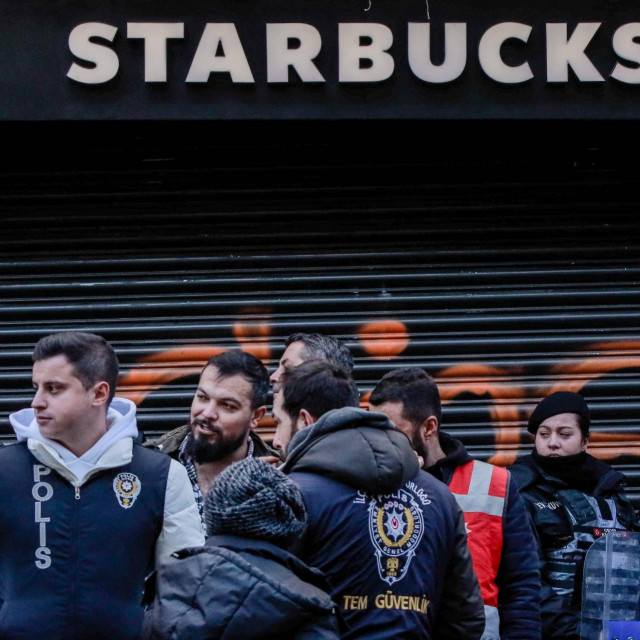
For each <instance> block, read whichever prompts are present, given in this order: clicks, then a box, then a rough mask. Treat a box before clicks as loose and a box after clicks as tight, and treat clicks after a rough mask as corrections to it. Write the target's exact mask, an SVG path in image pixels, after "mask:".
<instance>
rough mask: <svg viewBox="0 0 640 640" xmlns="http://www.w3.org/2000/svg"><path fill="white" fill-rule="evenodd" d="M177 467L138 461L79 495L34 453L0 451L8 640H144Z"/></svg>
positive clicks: (1, 560)
mask: <svg viewBox="0 0 640 640" xmlns="http://www.w3.org/2000/svg"><path fill="white" fill-rule="evenodd" d="M170 462H171V460H170V458H168V457H167V456H165V455H162V454H160V453H157V452H154V451H149V450H147V449H144V448H143V447H141V446H139V445H134V448H133V459H132V461H131V462H130V463H129V464H127V465H125V466H122V467H117V468H115V469H108V470H104V471H101V472H100V473H98V474H96V475H95V476H93V477H92V478H90V479H89V480H88V481H87V482H86V483H85V484H84V485H83V486H82V487H80V488H79V489H75V488H74V487H72V486H71V485H70V484H69V483H68V482H67V481H66V480H64V479H63V478H62V477H61V476H59V475H58V474H57V473H56V472H55V471H53V470H52V469H50V468H49V467H46V466H44V465H43V464H41V463H40V462H39V461H38V460H36V458H34V457H33V455H32V454H31V453H30V452H29V450H28V448H27V445H26V443H20V444H17V445H12V446H9V447H5V448H4V449H2V450H0V597H1V598H2V601H3V602H2V606H1V608H0V638H11V639H12V640H16V639H18V638H30V639H33V638H47V640H58V639H59V640H101V639H104V640H107V639H109V640H128V639H129V638H131V640H133V639H135V638H138V637H139V634H140V627H141V624H142V615H143V611H142V608H141V606H140V601H141V597H142V588H143V581H144V577H145V575H146V574H147V572H148V570H149V567H150V566H152V563H153V555H154V550H155V542H156V539H157V538H158V536H159V534H160V532H161V530H162V523H163V515H164V499H165V491H166V484H167V477H168V473H169V465H170Z"/></svg>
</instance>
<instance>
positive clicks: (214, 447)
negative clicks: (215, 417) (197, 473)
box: [186, 420, 247, 464]
mask: <svg viewBox="0 0 640 640" xmlns="http://www.w3.org/2000/svg"><path fill="white" fill-rule="evenodd" d="M196 424H201V425H203V426H204V427H206V428H207V429H209V430H211V431H213V432H214V433H217V434H218V440H217V441H215V442H210V441H209V440H208V439H207V438H206V437H205V436H198V437H196V435H195V433H194V427H195V425H196ZM190 426H191V437H190V438H189V442H188V443H187V448H186V453H187V454H188V455H189V456H190V457H191V458H192V459H193V460H195V461H196V462H197V463H198V464H202V463H204V462H217V461H218V460H223V459H224V458H226V457H227V456H229V455H231V454H232V453H234V451H237V450H238V449H239V448H240V447H241V446H242V445H243V444H244V443H245V441H246V439H247V434H246V433H245V434H243V435H241V436H239V437H238V438H236V439H235V440H225V439H224V437H223V435H222V430H221V429H220V428H219V427H216V426H214V425H212V424H211V423H210V422H208V421H206V420H194V421H193V422H192V423H191V425H190Z"/></svg>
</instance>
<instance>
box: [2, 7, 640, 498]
mask: <svg viewBox="0 0 640 640" xmlns="http://www.w3.org/2000/svg"><path fill="white" fill-rule="evenodd" d="M4 5H5V7H4V8H3V9H4V10H5V14H6V15H8V16H9V20H8V21H6V24H5V25H4V26H3V27H2V30H3V34H2V35H3V43H4V44H3V46H2V48H1V51H0V60H2V67H3V69H4V70H5V73H4V75H3V79H2V80H1V81H0V84H1V86H2V96H1V97H0V116H1V118H2V122H1V123H0V124H1V128H2V130H3V132H4V137H3V138H4V141H5V144H4V146H5V153H4V162H3V170H2V176H1V180H2V186H1V191H0V202H1V205H0V206H1V209H2V224H3V233H2V236H1V237H2V240H1V241H0V242H1V246H2V252H1V253H0V288H1V289H2V305H1V308H0V313H1V314H2V318H1V320H0V323H1V324H0V335H1V336H2V340H1V346H0V376H1V378H2V388H3V393H2V395H1V396H0V426H1V428H2V433H3V434H5V435H6V436H7V437H8V436H9V433H10V428H9V425H8V420H7V415H8V413H9V412H11V411H13V410H16V409H17V408H20V407H22V406H26V405H27V404H28V403H29V401H30V351H31V348H32V346H33V344H34V342H35V341H36V340H37V339H38V338H39V337H40V336H42V335H44V334H46V333H49V332H52V331H57V330H62V329H69V328H72V329H81V330H88V331H95V332H98V333H100V334H102V335H104V336H105V337H106V338H107V339H109V340H110V341H111V342H112V343H113V344H114V345H115V347H116V350H117V352H118V354H119V356H120V359H121V362H122V369H123V372H122V377H121V380H120V392H121V393H122V394H123V395H125V396H127V397H130V398H131V399H133V400H135V401H136V402H137V404H138V406H139V423H140V425H141V426H142V427H143V428H144V429H145V431H147V432H150V433H152V432H154V431H162V430H166V429H169V428H171V427H173V426H176V425H178V424H181V423H182V421H184V420H185V418H186V416H187V413H188V406H189V403H190V399H191V395H192V392H193V386H194V382H195V380H196V377H197V372H198V371H199V368H200V366H201V364H202V362H203V361H205V360H206V359H207V357H209V356H210V355H212V354H214V353H216V352H217V351H219V350H223V349H229V348H234V347H240V348H243V349H247V350H249V351H251V352H252V353H255V354H256V355H258V356H259V357H261V358H263V360H264V361H265V364H267V365H268V366H274V365H275V362H276V361H277V359H278V358H279V356H280V355H281V352H282V345H283V341H284V338H285V337H286V336H287V335H289V334H290V333H293V332H294V331H320V332H325V333H330V334H332V335H336V336H339V337H341V338H343V339H345V340H346V341H347V343H348V344H349V346H350V347H351V348H352V350H353V352H354V355H355V357H356V376H357V380H358V384H359V386H360V388H361V391H362V394H363V399H364V400H366V394H367V393H368V392H369V391H370V390H371V388H372V386H373V385H374V384H375V382H376V381H377V380H378V379H379V378H380V377H381V376H382V375H383V374H384V373H386V372H387V371H388V370H390V369H391V368H394V367H397V366H403V365H419V366H424V367H426V368H427V369H428V370H429V371H430V372H431V373H433V374H434V375H435V377H436V379H437V381H438V383H439V386H440V388H441V392H442V395H443V398H444V401H445V410H444V425H443V426H444V428H445V429H449V430H450V431H451V432H452V433H455V434H456V435H457V436H459V437H460V438H461V439H462V440H463V441H464V442H465V443H466V444H467V445H468V446H469V448H470V450H471V451H472V452H473V453H474V454H475V455H477V456H479V457H482V458H484V459H490V460H492V461H495V462H498V463H501V464H506V463H509V462H511V461H512V460H513V459H514V458H515V456H516V455H518V454H519V453H522V452H524V451H526V450H527V448H528V446H529V440H528V437H527V435H526V434H525V432H524V424H525V422H526V417H527V416H528V413H529V412H530V411H531V409H532V407H533V406H534V405H535V403H536V402H537V401H538V399H539V398H540V397H542V396H543V395H545V394H547V393H549V392H551V391H553V390H559V389H571V390H576V391H582V392H583V393H584V394H585V396H586V397H587V400H588V402H589V404H590V406H591V407H592V411H593V416H594V434H593V436H592V445H591V450H592V452H593V453H595V454H596V455H598V456H600V457H603V458H604V459H607V460H609V461H611V462H613V463H614V465H615V466H616V467H617V468H620V469H621V470H623V471H624V472H625V473H627V474H628V476H629V477H630V479H631V482H632V484H633V485H634V491H637V487H638V486H639V485H640V469H639V468H638V456H639V455H640V448H639V442H638V440H639V432H640V417H639V416H640V414H639V411H638V409H639V408H640V407H639V405H640V403H639V402H638V400H637V391H638V389H639V388H640V320H639V318H638V310H639V308H640V293H639V292H638V277H639V275H640V239H639V238H638V228H639V222H638V209H639V204H640V196H639V195H638V188H637V185H638V157H637V155H638V154H637V151H636V142H635V140H636V137H635V136H636V133H637V130H638V127H637V120H638V117H639V115H640V107H639V105H640V101H639V100H640V93H639V92H640V88H639V87H638V85H639V84H640V70H639V69H638V65H639V63H640V53H639V52H638V51H639V49H640V45H638V43H637V42H636V38H637V37H640V26H639V24H638V23H639V22H640V14H638V11H637V10H634V8H633V7H632V6H631V5H630V4H625V3H623V2H617V3H611V2H610V3H604V2H600V3H595V2H594V3H588V4H578V3H567V4H564V5H563V6H557V5H556V4H554V3H550V2H547V3H543V4H537V5H536V6H535V7H534V6H531V7H527V6H519V7H517V8H514V7H511V6H509V5H508V4H507V3H502V2H496V3H492V6H491V7H490V8H488V7H482V8H479V7H477V6H473V4H472V3H467V2H465V3H462V4H461V3H457V5H456V6H455V7H451V6H445V5H440V4H439V3H435V2H433V0H432V1H431V2H429V3H428V4H427V3H424V2H411V3H409V2H407V3H405V4H404V5H403V6H402V7H400V6H398V5H397V4H393V5H392V4H391V3H388V2H383V1H382V0H372V2H371V3H369V2H368V0H365V1H364V2H348V3H344V2H343V3H331V2H329V3H324V4H322V5H321V6H320V5H317V4H316V5H314V6H312V7H311V6H309V7H306V6H295V5H293V4H292V3H284V2H275V3H274V2H270V3H267V2H253V1H252V2H249V1H247V2H235V3H231V2H220V3H216V4H215V5H211V6H208V5H205V4H204V3H202V2H190V1H184V2H180V3H178V2H165V3H163V4H162V6H161V7H159V6H157V5H154V4H152V3H149V2H146V1H138V2H134V3H124V2H119V1H117V0H113V1H110V2H107V1H104V2H98V3H92V4H91V6H90V7H88V6H86V5H85V3H78V2H59V3H45V2H42V1H36V0H33V1H32V2H24V3H21V4H20V6H19V7H18V6H13V4H12V3H8V2H7V3H4ZM269 429H270V425H269V424H268V422H266V423H265V425H264V430H265V433H266V434H268V433H269Z"/></svg>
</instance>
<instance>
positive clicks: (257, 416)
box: [249, 405, 267, 429]
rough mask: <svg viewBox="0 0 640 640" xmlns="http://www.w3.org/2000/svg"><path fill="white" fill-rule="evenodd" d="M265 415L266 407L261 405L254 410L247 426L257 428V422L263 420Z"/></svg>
mask: <svg viewBox="0 0 640 640" xmlns="http://www.w3.org/2000/svg"><path fill="white" fill-rule="evenodd" d="M265 413H267V407H266V405H262V406H261V407H258V408H257V409H254V410H253V412H252V413H251V422H250V423H249V426H250V427H251V428H252V429H255V428H256V427H257V426H258V422H260V420H262V418H264V414H265Z"/></svg>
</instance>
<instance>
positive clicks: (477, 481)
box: [469, 460, 493, 495]
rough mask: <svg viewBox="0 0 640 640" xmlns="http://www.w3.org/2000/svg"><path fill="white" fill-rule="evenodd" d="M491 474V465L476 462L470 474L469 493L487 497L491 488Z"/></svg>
mask: <svg viewBox="0 0 640 640" xmlns="http://www.w3.org/2000/svg"><path fill="white" fill-rule="evenodd" d="M492 474H493V466H492V465H490V464H486V463H484V462H480V460H476V461H475V464H474V465H473V472H472V473H471V482H469V493H470V494H472V493H473V494H481V495H487V494H488V493H489V487H490V486H491V475H492Z"/></svg>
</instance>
